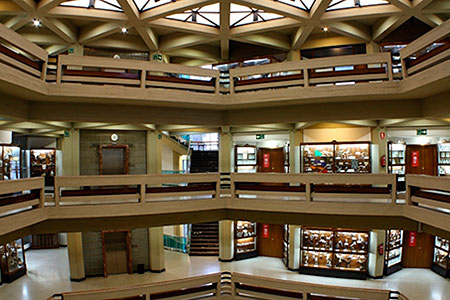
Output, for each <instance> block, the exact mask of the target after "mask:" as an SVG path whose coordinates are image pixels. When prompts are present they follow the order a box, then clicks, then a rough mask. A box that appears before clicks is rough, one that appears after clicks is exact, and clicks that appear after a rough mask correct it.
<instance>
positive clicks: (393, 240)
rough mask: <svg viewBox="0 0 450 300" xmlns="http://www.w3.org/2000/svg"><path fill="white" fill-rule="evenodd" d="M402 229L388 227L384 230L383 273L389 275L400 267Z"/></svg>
mask: <svg viewBox="0 0 450 300" xmlns="http://www.w3.org/2000/svg"><path fill="white" fill-rule="evenodd" d="M402 255H403V230H400V229H389V230H387V231H386V251H385V260H384V262H385V267H384V273H385V275H390V274H392V273H394V272H397V271H399V270H400V269H401V268H402Z"/></svg>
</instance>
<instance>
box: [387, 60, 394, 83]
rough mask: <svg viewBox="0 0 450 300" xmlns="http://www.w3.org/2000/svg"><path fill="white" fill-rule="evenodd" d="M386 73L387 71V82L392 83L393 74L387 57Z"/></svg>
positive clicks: (390, 61) (390, 62)
mask: <svg viewBox="0 0 450 300" xmlns="http://www.w3.org/2000/svg"><path fill="white" fill-rule="evenodd" d="M387 71H388V80H389V81H393V80H394V74H393V73H392V60H391V58H390V57H389V59H388V61H387Z"/></svg>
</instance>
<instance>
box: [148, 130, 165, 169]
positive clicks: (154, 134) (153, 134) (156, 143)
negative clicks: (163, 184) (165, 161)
mask: <svg viewBox="0 0 450 300" xmlns="http://www.w3.org/2000/svg"><path fill="white" fill-rule="evenodd" d="M161 171H162V133H160V132H159V131H147V174H161Z"/></svg>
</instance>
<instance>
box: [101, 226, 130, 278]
mask: <svg viewBox="0 0 450 300" xmlns="http://www.w3.org/2000/svg"><path fill="white" fill-rule="evenodd" d="M116 232H125V233H126V251H127V272H128V274H132V273H133V264H132V257H131V231H130V230H128V229H120V230H103V231H102V258H103V276H104V277H108V265H107V262H106V245H105V234H108V233H116Z"/></svg>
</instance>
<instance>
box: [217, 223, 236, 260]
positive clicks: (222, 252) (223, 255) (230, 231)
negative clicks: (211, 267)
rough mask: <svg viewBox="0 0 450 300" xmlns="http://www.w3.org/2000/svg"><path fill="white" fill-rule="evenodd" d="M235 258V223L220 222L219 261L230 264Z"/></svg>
mask: <svg viewBox="0 0 450 300" xmlns="http://www.w3.org/2000/svg"><path fill="white" fill-rule="evenodd" d="M233 258H234V221H230V220H223V221H219V260H220V261H223V262H230V261H232V260H233Z"/></svg>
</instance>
